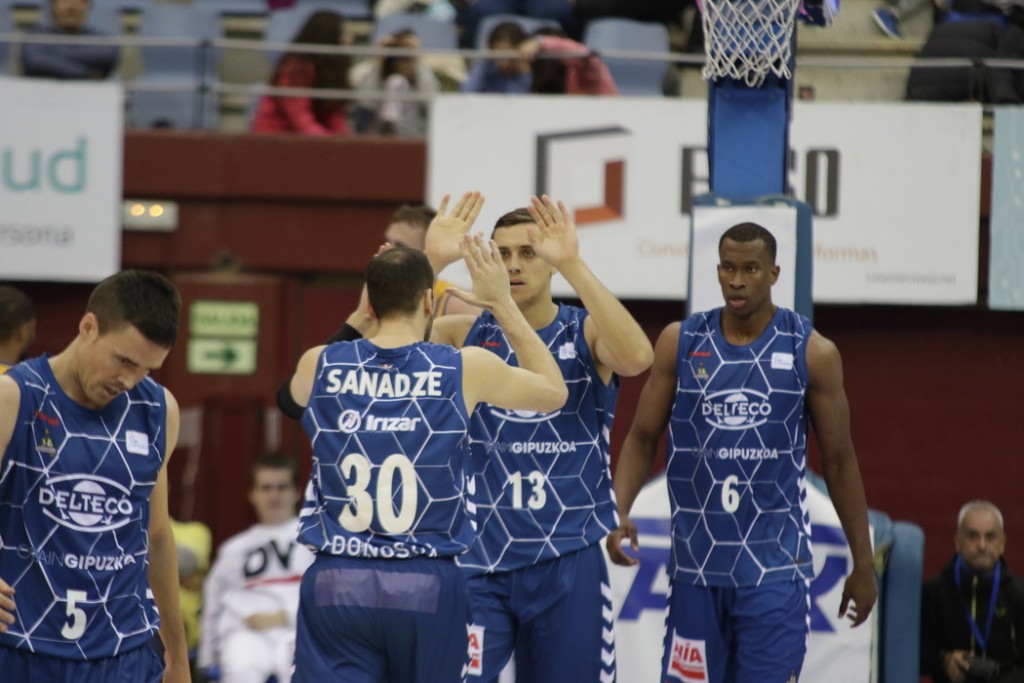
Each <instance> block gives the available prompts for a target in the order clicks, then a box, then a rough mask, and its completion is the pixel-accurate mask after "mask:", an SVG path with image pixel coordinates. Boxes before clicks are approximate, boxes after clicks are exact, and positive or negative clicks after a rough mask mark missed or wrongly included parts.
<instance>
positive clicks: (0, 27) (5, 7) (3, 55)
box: [0, 2, 14, 74]
mask: <svg viewBox="0 0 1024 683" xmlns="http://www.w3.org/2000/svg"><path fill="white" fill-rule="evenodd" d="M13 24H14V21H13V20H12V19H11V6H10V4H8V3H7V2H0V34H3V33H12V32H13V31H14V26H13ZM9 52H10V45H9V44H8V43H7V42H5V41H3V40H0V74H6V73H7V55H8V54H9Z"/></svg>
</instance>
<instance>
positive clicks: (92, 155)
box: [0, 78, 123, 282]
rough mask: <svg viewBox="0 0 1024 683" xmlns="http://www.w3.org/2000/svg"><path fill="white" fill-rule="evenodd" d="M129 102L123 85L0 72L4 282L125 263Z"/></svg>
mask: <svg viewBox="0 0 1024 683" xmlns="http://www.w3.org/2000/svg"><path fill="white" fill-rule="evenodd" d="M122 101H123V96H122V91H121V87H120V85H118V84H114V83H66V82H56V81H44V80H29V79H21V80H12V79H3V78H0V102H3V106H2V107H0V207H2V209H0V279H4V280H55V281H63V282H97V281H99V280H101V279H103V278H104V277H106V276H108V275H111V274H113V273H114V272H116V271H117V270H118V269H119V268H120V261H121V212H120V203H121V167H122V160H121V150H122V137H123V131H122V121H121V119H122Z"/></svg>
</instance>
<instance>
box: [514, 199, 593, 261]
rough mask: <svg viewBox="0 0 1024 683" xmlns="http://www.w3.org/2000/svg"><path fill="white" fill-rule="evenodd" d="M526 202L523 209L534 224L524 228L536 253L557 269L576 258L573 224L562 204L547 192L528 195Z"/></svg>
mask: <svg viewBox="0 0 1024 683" xmlns="http://www.w3.org/2000/svg"><path fill="white" fill-rule="evenodd" d="M530 204H531V205H530V206H528V207H526V210H527V211H529V212H530V216H531V217H532V218H533V222H534V223H536V224H537V227H536V228H528V229H527V235H528V236H529V239H530V245H531V246H532V247H533V250H534V251H535V252H536V253H537V255H538V256H540V257H541V258H542V259H544V260H545V261H546V262H547V263H549V264H551V265H552V266H554V267H555V268H558V269H561V267H562V266H564V265H565V264H567V263H570V262H572V261H574V260H576V259H578V258H579V255H580V244H579V240H578V239H577V238H576V226H575V224H573V222H572V218H571V215H570V213H569V210H568V209H566V208H565V204H564V203H562V202H561V201H560V202H558V204H557V205H556V204H555V202H554V201H552V200H551V198H550V197H548V196H547V195H544V196H543V197H531V198H530Z"/></svg>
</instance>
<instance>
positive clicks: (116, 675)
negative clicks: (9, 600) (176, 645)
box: [0, 645, 164, 683]
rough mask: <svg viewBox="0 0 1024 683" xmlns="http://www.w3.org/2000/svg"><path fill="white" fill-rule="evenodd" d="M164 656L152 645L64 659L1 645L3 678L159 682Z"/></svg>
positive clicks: (96, 682) (51, 682) (51, 681)
mask: <svg viewBox="0 0 1024 683" xmlns="http://www.w3.org/2000/svg"><path fill="white" fill-rule="evenodd" d="M163 675H164V663H163V660H161V659H160V657H159V656H158V655H157V654H156V653H155V652H154V651H153V649H152V648H151V647H149V645H143V646H142V647H137V648H135V649H134V650H129V651H128V652H125V653H124V654H120V655H117V656H115V657H106V658H104V659H90V660H77V659H64V658H63V657H51V656H50V655H44V654H39V653H38V652H29V651H27V650H20V649H17V648H13V647H6V646H3V645H0V680H4V681H39V682H40V683H42V681H46V683H160V681H161V680H162V679H163Z"/></svg>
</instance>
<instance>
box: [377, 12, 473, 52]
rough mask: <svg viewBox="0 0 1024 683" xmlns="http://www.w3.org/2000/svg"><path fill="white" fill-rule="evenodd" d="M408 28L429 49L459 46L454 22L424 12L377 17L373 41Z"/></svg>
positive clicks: (447, 48) (449, 48)
mask: <svg viewBox="0 0 1024 683" xmlns="http://www.w3.org/2000/svg"><path fill="white" fill-rule="evenodd" d="M404 30H410V31H412V32H413V33H415V34H416V35H417V36H418V37H419V39H420V45H421V46H422V47H424V48H427V49H429V50H455V49H457V48H458V46H459V38H458V36H457V35H456V32H455V24H454V23H453V22H450V21H441V20H439V19H432V18H431V17H428V16H427V15H425V14H421V13H413V12H396V13H394V14H388V15H385V16H383V17H378V19H377V21H376V22H375V23H374V25H373V38H372V40H373V42H374V43H376V42H377V39H378V38H381V37H382V36H389V35H394V34H395V33H398V32H399V31H404Z"/></svg>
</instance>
